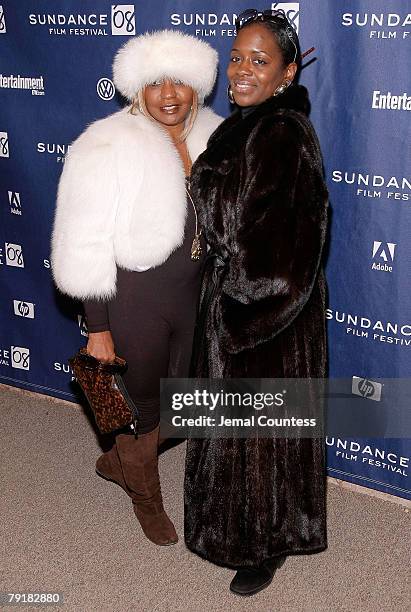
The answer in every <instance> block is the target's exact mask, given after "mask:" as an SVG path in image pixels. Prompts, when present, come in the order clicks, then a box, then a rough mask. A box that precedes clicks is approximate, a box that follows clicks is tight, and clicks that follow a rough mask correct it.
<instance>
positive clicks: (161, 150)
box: [51, 108, 222, 299]
mask: <svg viewBox="0 0 411 612" xmlns="http://www.w3.org/2000/svg"><path fill="white" fill-rule="evenodd" d="M221 120H222V118H221V117H219V116H218V115H216V114H215V113H214V112H213V111H212V110H211V109H209V108H201V109H200V110H199V113H198V116H197V119H196V122H195V124H194V126H193V129H192V131H191V132H190V134H189V136H188V138H187V146H188V150H189V153H190V157H191V159H192V161H193V162H194V160H195V159H196V158H197V157H198V155H199V154H200V153H201V152H202V151H203V150H204V149H205V147H206V145H207V140H208V138H209V136H210V134H211V133H212V132H213V131H214V129H215V128H216V127H217V125H218V124H219V123H220V121H221ZM186 212H187V211H186V194H185V176H184V167H183V164H182V161H181V159H180V156H179V154H178V152H177V150H176V148H175V146H174V145H173V143H172V141H171V139H170V137H169V136H168V134H167V133H166V131H165V130H164V129H163V128H161V127H160V126H159V125H158V124H156V123H155V122H154V121H151V120H150V119H148V118H147V117H145V116H144V115H141V114H138V115H132V114H130V113H128V109H123V110H121V111H118V112H116V113H114V114H112V115H110V116H109V117H106V118H105V119H101V120H99V121H96V122H95V123H92V124H91V125H90V126H89V127H88V128H87V129H86V130H85V131H84V132H83V134H81V135H80V137H79V138H78V139H77V140H76V141H75V142H74V144H73V145H72V147H71V150H70V153H69V155H68V158H67V161H66V163H65V165H64V170H63V173H62V176H61V179H60V183H59V188H58V195H57V206H56V214H55V220H54V228H53V234H52V252H51V263H52V272H53V277H54V280H55V283H56V285H57V286H58V288H59V289H60V290H61V291H62V292H63V293H67V294H68V295H70V296H72V297H75V298H79V299H90V298H91V299H93V298H94V299H95V298H102V299H107V298H110V297H112V296H113V295H114V294H115V292H116V275H117V266H119V267H121V268H125V269H127V270H136V271H144V270H147V269H149V268H152V267H155V266H159V265H161V264H162V263H164V262H165V261H166V260H167V258H168V257H169V256H170V254H171V253H172V252H173V251H174V250H175V249H176V248H178V247H179V246H180V245H181V244H182V242H183V238H184V226H185V220H186Z"/></svg>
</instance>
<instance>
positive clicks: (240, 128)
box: [201, 85, 310, 174]
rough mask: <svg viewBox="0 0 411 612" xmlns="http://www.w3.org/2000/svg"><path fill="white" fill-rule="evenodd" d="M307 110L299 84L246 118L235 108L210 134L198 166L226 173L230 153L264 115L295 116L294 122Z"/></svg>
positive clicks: (236, 148)
mask: <svg viewBox="0 0 411 612" xmlns="http://www.w3.org/2000/svg"><path fill="white" fill-rule="evenodd" d="M309 111H310V102H309V98H308V92H307V89H306V88H305V87H303V86H302V85H291V86H290V87H289V88H288V89H286V90H285V92H284V93H283V94H281V95H279V96H275V97H274V96H273V97H271V98H268V100H266V101H265V102H263V103H262V104H259V105H258V106H256V108H255V109H254V110H253V111H252V112H251V113H249V114H247V115H246V116H245V117H243V116H242V115H241V110H240V109H239V108H238V107H237V108H236V109H235V110H234V112H233V113H232V114H231V115H230V117H228V118H227V119H226V120H225V121H224V122H223V123H221V124H220V125H219V126H218V128H217V129H216V130H215V132H214V133H213V134H212V136H211V138H210V140H209V142H208V147H207V150H206V151H205V152H204V153H203V155H202V156H201V165H202V166H203V167H209V168H212V169H213V170H214V171H216V172H218V173H220V174H227V173H228V172H229V171H230V169H231V166H232V160H233V156H234V158H235V155H236V153H235V152H236V151H237V152H238V150H239V149H241V148H242V146H243V145H244V141H245V139H246V137H247V136H248V134H249V133H250V131H251V130H252V129H253V128H254V127H255V125H256V124H257V123H258V121H259V120H260V119H262V118H264V117H267V116H270V115H272V116H276V117H281V115H287V117H290V116H294V117H295V118H296V119H297V121H298V119H299V118H302V117H301V115H303V116H304V118H303V122H305V121H306V117H307V116H308V114H309Z"/></svg>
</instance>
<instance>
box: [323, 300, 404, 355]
mask: <svg viewBox="0 0 411 612" xmlns="http://www.w3.org/2000/svg"><path fill="white" fill-rule="evenodd" d="M325 316H326V319H327V320H328V321H332V322H333V324H334V325H337V326H341V328H342V329H343V330H344V333H345V334H346V335H347V336H355V337H356V338H359V340H361V341H366V342H382V343H384V344H391V345H396V346H399V347H402V348H410V347H411V323H399V322H397V321H385V320H384V321H383V320H382V319H374V318H372V317H371V316H368V317H367V316H364V315H359V314H354V313H349V312H344V311H342V310H334V309H332V308H327V310H326V314H325Z"/></svg>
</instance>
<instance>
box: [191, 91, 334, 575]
mask: <svg viewBox="0 0 411 612" xmlns="http://www.w3.org/2000/svg"><path fill="white" fill-rule="evenodd" d="M307 109H308V97H307V92H306V90H305V88H304V87H301V86H291V87H290V88H289V89H288V90H287V91H286V92H285V93H284V94H282V95H280V96H278V97H275V98H271V99H269V100H267V101H266V102H264V103H263V104H261V105H260V106H259V107H258V108H257V109H255V110H254V111H253V112H252V113H250V114H248V115H247V116H246V117H244V118H242V117H241V115H240V113H239V112H238V111H237V112H235V113H233V115H231V117H229V118H228V119H227V120H225V121H224V122H223V123H222V124H221V125H220V126H219V127H218V128H217V130H216V131H215V132H214V134H213V135H212V136H211V138H210V141H209V143H208V148H207V150H206V151H205V152H204V153H203V154H202V155H201V156H200V158H199V159H198V160H197V162H196V164H195V166H194V168H193V173H192V193H193V196H194V200H195V202H196V204H197V206H198V211H199V216H200V222H201V226H202V228H203V231H204V232H205V235H206V239H207V241H208V243H209V245H210V248H211V251H212V252H214V253H217V254H218V255H219V256H220V257H222V258H223V259H224V260H225V261H226V262H227V266H226V268H225V270H223V271H222V272H220V273H219V274H218V276H217V287H216V291H215V293H214V295H213V298H212V299H211V302H210V305H209V308H208V310H207V316H206V319H205V325H204V337H203V342H202V345H201V347H200V350H199V351H198V357H197V359H196V362H195V370H194V374H195V375H196V376H198V377H212V378H218V377H228V378H242V377H249V378H259V377H266V378H282V377H284V378H294V377H301V378H309V377H313V378H317V377H324V376H325V374H326V332H325V290H326V288H325V281H324V275H323V272H322V267H321V256H322V250H323V245H324V240H325V235H326V226H327V190H326V187H325V184H324V180H323V171H322V160H321V152H320V148H319V144H318V140H317V137H316V135H315V132H314V130H313V127H312V125H311V123H310V122H309V120H308V119H307V116H306V113H307ZM210 274H212V272H211V270H208V271H206V274H205V276H204V284H203V289H202V295H203V302H204V294H205V293H207V288H209V285H208V283H209V282H210ZM197 348H198V347H197ZM325 482H326V481H325V446H324V440H323V439H314V440H312V439H258V440H253V439H223V440H222V439H219V440H190V441H189V442H188V448H187V463H186V478H185V539H186V544H187V546H188V548H190V549H191V550H192V551H194V552H196V553H197V554H199V555H200V556H202V557H204V558H205V559H208V560H209V561H212V562H214V563H218V564H222V565H228V566H233V567H241V566H245V565H258V564H260V563H261V562H262V561H263V560H264V559H265V558H267V557H271V556H276V555H280V554H284V553H285V554H296V553H312V552H318V551H321V550H324V549H325V548H326V546H327V537H326V513H325Z"/></svg>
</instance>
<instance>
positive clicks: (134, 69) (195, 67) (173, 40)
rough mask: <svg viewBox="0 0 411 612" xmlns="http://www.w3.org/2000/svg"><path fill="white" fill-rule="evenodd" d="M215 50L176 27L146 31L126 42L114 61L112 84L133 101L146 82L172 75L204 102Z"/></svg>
mask: <svg viewBox="0 0 411 612" xmlns="http://www.w3.org/2000/svg"><path fill="white" fill-rule="evenodd" d="M217 63H218V53H217V51H216V50H215V49H213V48H212V47H211V46H210V45H209V44H208V43H206V42H204V41H202V40H200V39H198V38H196V37H194V36H190V35H188V34H184V33H183V32H180V31H178V30H161V31H159V32H153V33H150V32H147V33H146V34H142V35H141V36H137V38H132V39H131V40H129V41H127V42H126V43H125V44H124V45H123V46H122V47H121V48H120V49H119V50H118V52H117V53H116V56H115V58H114V62H113V78H114V84H115V86H116V88H117V89H118V91H119V92H120V93H121V94H122V95H123V96H125V97H126V98H128V99H129V100H132V99H133V98H134V97H135V95H136V93H137V92H138V91H139V90H140V89H142V88H143V87H144V86H145V85H148V84H149V83H152V82H153V81H156V80H157V79H160V78H167V77H168V78H172V79H176V80H179V81H182V82H183V83H185V84H186V85H189V86H190V87H192V88H193V89H194V90H195V91H196V92H197V93H198V97H199V101H200V102H203V101H204V98H205V97H207V96H208V95H209V94H210V93H211V90H212V89H213V86H214V82H215V79H216V75H217Z"/></svg>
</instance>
